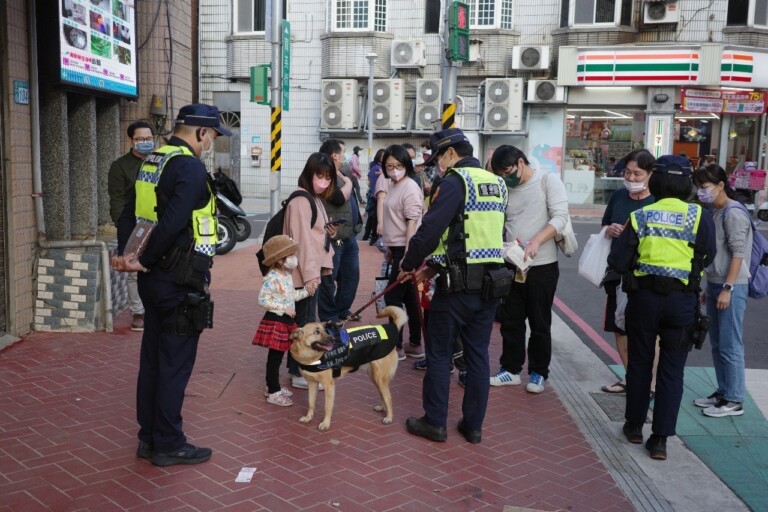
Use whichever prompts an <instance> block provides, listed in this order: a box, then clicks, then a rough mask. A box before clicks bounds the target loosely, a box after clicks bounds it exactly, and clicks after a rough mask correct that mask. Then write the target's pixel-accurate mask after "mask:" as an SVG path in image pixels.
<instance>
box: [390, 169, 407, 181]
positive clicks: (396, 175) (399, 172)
mask: <svg viewBox="0 0 768 512" xmlns="http://www.w3.org/2000/svg"><path fill="white" fill-rule="evenodd" d="M387 174H389V177H390V178H392V181H394V182H395V183H397V182H398V181H400V180H401V179H403V176H405V169H392V170H391V171H389V172H388V173H387Z"/></svg>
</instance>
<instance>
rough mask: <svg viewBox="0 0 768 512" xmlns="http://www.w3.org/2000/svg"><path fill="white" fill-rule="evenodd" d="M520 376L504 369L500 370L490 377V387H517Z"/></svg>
mask: <svg viewBox="0 0 768 512" xmlns="http://www.w3.org/2000/svg"><path fill="white" fill-rule="evenodd" d="M520 382H522V381H521V380H520V374H519V373H509V372H508V371H507V370H505V369H504V368H500V369H499V372H498V373H497V374H496V375H494V376H492V377H491V386H519V385H520Z"/></svg>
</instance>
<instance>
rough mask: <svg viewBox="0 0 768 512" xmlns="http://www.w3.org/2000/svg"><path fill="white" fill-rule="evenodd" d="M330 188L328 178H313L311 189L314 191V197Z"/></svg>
mask: <svg viewBox="0 0 768 512" xmlns="http://www.w3.org/2000/svg"><path fill="white" fill-rule="evenodd" d="M330 186H331V179H330V178H320V177H319V176H314V177H313V178H312V188H314V189H315V194H316V195H320V194H322V193H323V192H325V191H326V189H327V188H328V187H330Z"/></svg>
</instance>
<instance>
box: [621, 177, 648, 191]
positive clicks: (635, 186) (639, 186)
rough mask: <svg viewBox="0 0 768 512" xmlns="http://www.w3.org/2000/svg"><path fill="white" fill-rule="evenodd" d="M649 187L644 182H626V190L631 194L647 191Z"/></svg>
mask: <svg viewBox="0 0 768 512" xmlns="http://www.w3.org/2000/svg"><path fill="white" fill-rule="evenodd" d="M646 187H648V185H646V183H645V182H644V181H629V180H626V179H625V180H624V188H626V189H627V190H628V191H629V193H630V194H637V193H639V192H642V191H643V190H645V189H646Z"/></svg>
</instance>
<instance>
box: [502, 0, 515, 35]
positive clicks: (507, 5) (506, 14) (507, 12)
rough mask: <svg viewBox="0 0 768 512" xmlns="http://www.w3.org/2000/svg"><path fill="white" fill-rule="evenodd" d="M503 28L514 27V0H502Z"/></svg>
mask: <svg viewBox="0 0 768 512" xmlns="http://www.w3.org/2000/svg"><path fill="white" fill-rule="evenodd" d="M501 28H510V29H511V28H512V0H501Z"/></svg>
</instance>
